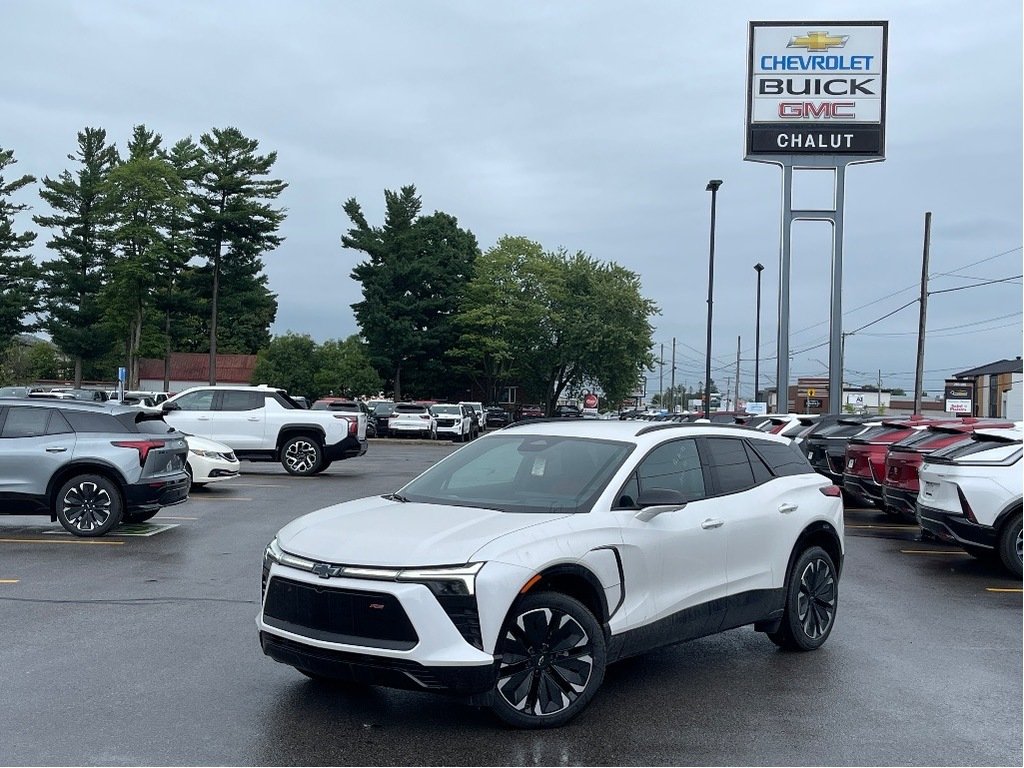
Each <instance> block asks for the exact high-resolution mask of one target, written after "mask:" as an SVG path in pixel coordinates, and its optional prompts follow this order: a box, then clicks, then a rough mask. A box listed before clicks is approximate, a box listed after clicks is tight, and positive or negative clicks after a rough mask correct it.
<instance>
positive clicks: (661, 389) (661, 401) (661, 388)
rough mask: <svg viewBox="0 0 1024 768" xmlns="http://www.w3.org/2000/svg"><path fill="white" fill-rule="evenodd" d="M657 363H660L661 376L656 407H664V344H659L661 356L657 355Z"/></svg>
mask: <svg viewBox="0 0 1024 768" xmlns="http://www.w3.org/2000/svg"><path fill="white" fill-rule="evenodd" d="M658 362H659V363H661V376H660V377H659V378H658V405H660V406H661V407H662V408H664V407H665V342H662V343H661V354H660V355H658Z"/></svg>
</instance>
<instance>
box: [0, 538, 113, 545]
mask: <svg viewBox="0 0 1024 768" xmlns="http://www.w3.org/2000/svg"><path fill="white" fill-rule="evenodd" d="M0 542H2V543H6V544H107V545H108V546H114V545H117V544H124V542H123V541H117V540H116V539H113V540H109V541H92V540H88V541H83V540H82V539H59V538H57V537H54V538H52V539H0Z"/></svg>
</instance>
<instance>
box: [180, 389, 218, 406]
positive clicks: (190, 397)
mask: <svg viewBox="0 0 1024 768" xmlns="http://www.w3.org/2000/svg"><path fill="white" fill-rule="evenodd" d="M213 395H214V392H213V390H212V389H204V390H202V391H201V392H190V393H189V394H187V395H184V396H182V397H180V398H178V399H177V400H175V401H174V402H175V403H176V404H177V406H178V407H179V408H180V409H181V410H183V411H209V410H210V409H211V408H213Z"/></svg>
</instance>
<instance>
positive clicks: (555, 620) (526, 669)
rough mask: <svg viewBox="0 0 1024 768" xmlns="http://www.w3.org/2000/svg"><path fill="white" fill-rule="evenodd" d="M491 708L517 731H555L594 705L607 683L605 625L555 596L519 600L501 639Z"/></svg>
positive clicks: (563, 597) (570, 600)
mask: <svg viewBox="0 0 1024 768" xmlns="http://www.w3.org/2000/svg"><path fill="white" fill-rule="evenodd" d="M498 652H499V654H500V662H499V666H498V679H497V682H496V683H495V687H494V698H493V703H492V705H491V706H492V708H493V709H494V711H495V713H496V714H497V715H498V716H499V717H500V718H501V719H502V720H504V721H505V722H507V723H509V724H510V725H514V726H516V727H518V728H552V727H556V726H559V725H562V724H564V723H566V722H568V721H569V720H570V719H572V718H573V717H575V716H576V715H577V714H579V713H580V712H581V711H582V710H583V709H584V708H585V707H586V706H587V704H589V703H590V700H591V699H592V698H593V697H594V694H595V693H596V691H597V689H598V688H599V687H600V685H601V682H602V681H603V680H604V669H605V662H606V659H607V651H606V648H605V637H604V632H603V630H602V629H601V626H600V625H599V624H598V623H597V620H596V619H595V618H594V616H593V615H592V614H591V613H590V611H588V610H587V609H586V607H584V605H583V604H582V603H580V602H579V601H578V600H575V599H573V598H571V597H568V596H566V595H562V594H558V593H555V592H540V593H537V594H534V595H527V596H526V597H525V598H523V599H521V600H519V601H517V602H516V604H515V605H514V606H513V608H512V611H511V612H510V613H509V616H508V618H507V619H506V620H505V625H504V627H503V628H502V631H501V635H500V636H499V639H498Z"/></svg>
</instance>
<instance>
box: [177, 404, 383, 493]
mask: <svg viewBox="0 0 1024 768" xmlns="http://www.w3.org/2000/svg"><path fill="white" fill-rule="evenodd" d="M161 409H162V410H163V414H164V421H166V422H167V423H168V424H170V425H171V426H172V427H175V428H176V429H178V430H180V431H181V432H185V433H187V434H190V435H198V436H199V437H205V438H209V439H210V440H215V441H217V442H218V443H224V444H225V445H227V446H230V447H231V449H232V450H233V451H234V452H235V455H236V456H238V458H239V459H247V460H249V461H280V462H281V465H282V466H283V467H284V468H285V470H287V471H288V473H289V474H292V475H315V474H317V473H318V472H323V471H324V470H325V469H327V467H329V466H330V465H331V462H334V461H340V460H342V459H350V458H352V457H353V456H362V455H363V454H364V453H366V415H365V414H363V413H361V412H360V413H348V412H338V411H308V410H306V409H304V408H301V407H300V406H299V405H298V404H297V403H295V401H293V400H292V399H291V398H289V397H288V394H287V393H286V392H285V391H284V390H281V389H274V388H271V387H265V386H259V387H244V386H216V387H209V386H207V387H192V388H191V389H187V390H185V391H184V392H181V393H179V394H177V395H175V396H174V397H171V398H168V399H167V400H166V401H165V402H164V403H163V404H162V405H161Z"/></svg>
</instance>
